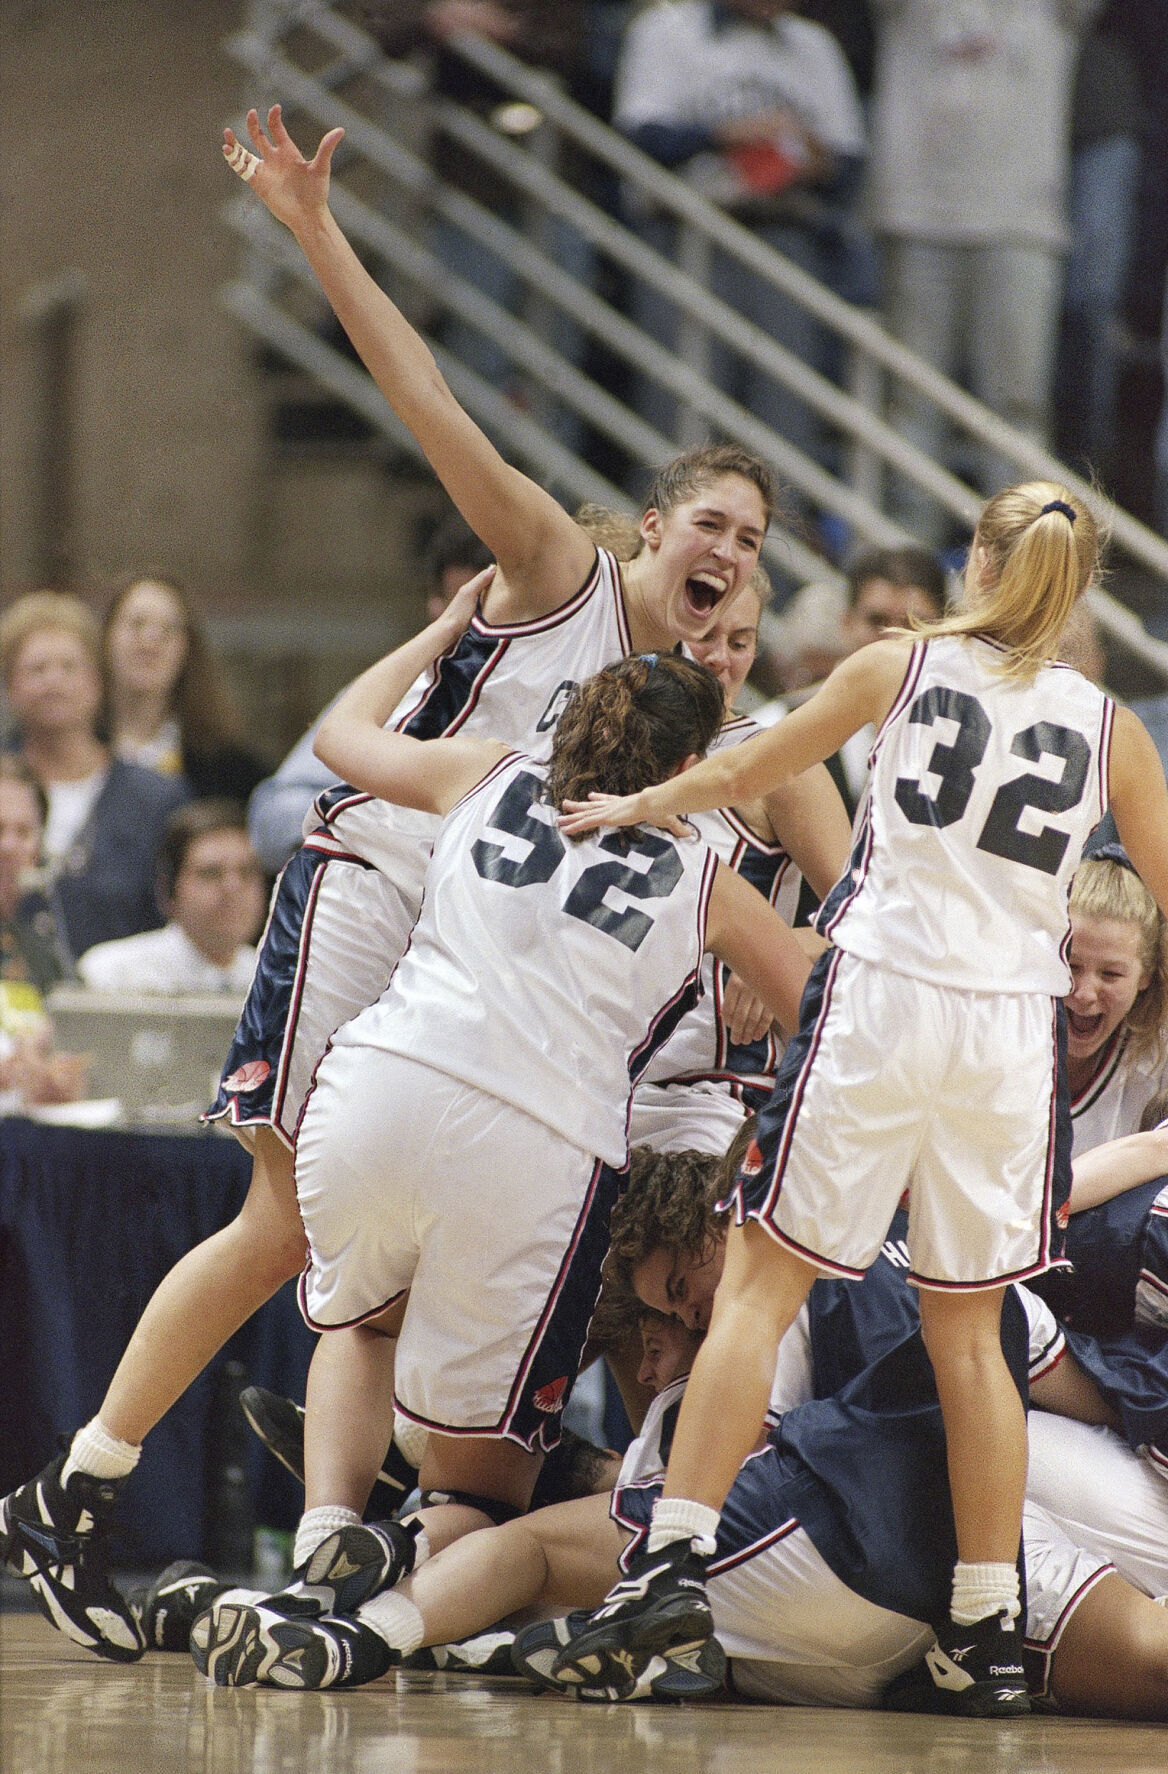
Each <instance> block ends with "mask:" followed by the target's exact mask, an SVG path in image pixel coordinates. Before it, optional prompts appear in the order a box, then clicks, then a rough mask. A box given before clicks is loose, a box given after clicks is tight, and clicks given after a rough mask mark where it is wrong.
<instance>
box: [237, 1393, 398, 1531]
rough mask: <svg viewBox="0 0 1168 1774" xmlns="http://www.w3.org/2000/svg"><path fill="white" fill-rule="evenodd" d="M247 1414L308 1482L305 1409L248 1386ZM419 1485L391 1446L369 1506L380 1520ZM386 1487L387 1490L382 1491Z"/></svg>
mask: <svg viewBox="0 0 1168 1774" xmlns="http://www.w3.org/2000/svg"><path fill="white" fill-rule="evenodd" d="M239 1402H240V1405H241V1406H242V1408H243V1414H244V1416H245V1417H246V1418H247V1420H248V1422H249V1423H250V1424H251V1426H252V1428H253V1429H254V1430H255V1432H256V1434H257V1435H258V1436H259V1438H260V1440H261V1441H262V1442H263V1444H264V1446H265V1447H266V1448H267V1450H268V1452H269V1453H270V1454H274V1455H275V1457H276V1459H277V1460H279V1462H280V1464H281V1466H283V1467H285V1468H286V1469H287V1470H288V1471H289V1472H290V1473H291V1474H292V1476H293V1478H298V1479H299V1480H300V1483H301V1484H303V1483H304V1406H303V1405H300V1404H294V1403H293V1401H292V1400H291V1399H290V1398H283V1397H281V1395H280V1393H278V1392H269V1391H268V1389H267V1387H266V1386H245V1387H244V1389H243V1391H242V1392H241V1393H240V1395H239ZM417 1482H418V1471H417V1467H416V1466H411V1465H410V1463H409V1461H408V1460H407V1459H406V1457H405V1455H404V1454H403V1453H402V1452H401V1450H400V1448H398V1447H397V1445H396V1444H395V1443H393V1442H391V1443H390V1447H389V1452H388V1453H387V1454H386V1456H385V1464H384V1465H383V1466H382V1468H381V1471H380V1472H379V1473H378V1474H377V1478H376V1481H375V1483H374V1486H373V1492H372V1495H371V1496H370V1499H369V1507H370V1509H371V1510H372V1512H373V1513H374V1514H375V1515H377V1516H378V1517H381V1516H390V1515H392V1514H393V1512H394V1510H395V1509H397V1508H398V1507H399V1505H400V1504H402V1503H404V1502H405V1500H406V1498H407V1497H408V1496H409V1494H410V1492H411V1491H412V1490H413V1489H414V1487H415V1486H416V1485H417ZM382 1487H384V1488H382Z"/></svg>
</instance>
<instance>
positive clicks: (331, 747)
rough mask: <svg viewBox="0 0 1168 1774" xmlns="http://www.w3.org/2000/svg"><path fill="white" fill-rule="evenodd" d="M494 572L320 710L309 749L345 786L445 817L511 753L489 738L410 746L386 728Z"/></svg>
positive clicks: (458, 631) (473, 582)
mask: <svg viewBox="0 0 1168 1774" xmlns="http://www.w3.org/2000/svg"><path fill="white" fill-rule="evenodd" d="M494 570H495V569H494V568H493V567H487V568H485V569H484V571H483V572H481V573H476V575H475V577H474V578H473V579H470V580H468V581H467V583H466V584H465V585H464V586H463V587H462V589H461V590H460V591H459V592H457V593H456V595H455V596H454V597H453V598H452V599H451V601H450V603H449V604H448V605H447V606H446V608H445V610H443V612H442V614H441V615H440V616H437V617H436V618H435V619H434V621H433V622H431V623H429V624H428V626H427V627H426V628H423V629H422V630H421V631H420V632H419V633H418V634H416V635H414V636H413V637H412V639H410V640H408V641H406V642H405V643H404V644H403V645H402V646H400V647H396V648H395V649H394V651H393V652H392V653H387V654H386V656H385V658H384V659H380V660H378V662H377V664H376V665H371V666H370V667H369V670H368V671H366V672H362V674H361V676H360V677H359V678H356V679H354V681H353V683H351V684H350V685H349V687H348V689H347V690H345V691H343V692H342V693H341V695H340V696H338V698H337V700H336V701H335V702H334V703H333V705H332V707H331V708H329V709H328V710H327V711H326V713H325V714H324V716H323V718H322V719H321V722H320V725H319V727H318V728H317V730H316V740H315V742H314V744H313V750H314V751H315V753H316V755H317V757H318V758H319V759H320V760H321V762H322V763H324V764H327V765H328V767H329V769H330V770H335V771H336V773H337V775H338V776H340V777H341V778H343V780H344V781H346V782H351V783H352V784H353V786H354V787H355V788H360V789H364V790H365V792H366V793H367V794H371V795H379V796H380V797H381V799H382V800H383V801H396V802H397V803H398V805H399V806H402V807H416V808H418V809H420V811H422V812H423V813H439V814H444V813H448V812H449V811H450V809H451V807H453V805H454V803H455V802H456V801H457V800H459V799H460V798H461V797H462V796H463V795H464V794H466V792H467V790H468V789H471V788H473V787H474V785H475V783H476V782H479V781H480V780H481V779H482V777H484V776H485V775H486V773H487V771H488V770H489V769H490V768H491V766H492V764H494V763H496V762H497V761H498V760H499V758H501V757H504V756H505V755H506V753H507V751H508V750H509V747H507V746H505V745H503V744H502V743H501V742H500V741H498V740H494V739H413V738H411V737H410V736H409V734H406V733H394V732H387V731H386V729H385V726H384V723H385V722H386V721H387V720H388V719H389V717H390V715H391V714H392V713H393V711H394V709H395V708H396V707H397V706H398V704H399V702H400V701H401V699H402V697H403V696H404V695H405V694H406V691H407V690H408V689H409V687H410V685H411V684H412V683H413V682H414V680H415V678H417V677H418V675H419V673H421V672H423V671H425V670H426V667H427V666H429V665H432V664H433V662H434V660H435V659H437V658H438V657H439V656H440V655H441V654H443V653H445V652H447V651H448V650H449V649H450V648H451V647H453V646H454V645H455V643H456V642H457V641H458V639H459V637H460V636H461V635H462V633H463V632H464V630H465V629H466V625H467V623H468V622H469V621H470V619H471V617H472V616H473V615H474V611H475V605H476V603H477V602H478V598H479V594H480V593H481V592H482V591H483V590H484V589H486V587H487V586H488V585H489V584H490V580H491V575H492V574H493V573H494Z"/></svg>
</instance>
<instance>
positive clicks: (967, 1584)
mask: <svg viewBox="0 0 1168 1774" xmlns="http://www.w3.org/2000/svg"><path fill="white" fill-rule="evenodd" d="M1021 1607H1022V1604H1021V1601H1020V1600H1019V1596H1018V1567H1017V1566H1016V1565H1007V1564H1000V1565H998V1564H991V1565H970V1564H962V1563H961V1561H960V1560H958V1562H957V1564H956V1565H954V1567H953V1601H952V1604H951V1606H950V1609H949V1614H950V1618H951V1619H952V1620H953V1622H954V1624H955V1625H957V1626H975V1625H976V1624H977V1622H978V1621H979V1620H988V1618H989V1616H990V1615H991V1614H1005V1616H1006V1618H1007V1619H1008V1620H1015V1619H1017V1617H1018V1615H1019V1613H1020V1612H1021Z"/></svg>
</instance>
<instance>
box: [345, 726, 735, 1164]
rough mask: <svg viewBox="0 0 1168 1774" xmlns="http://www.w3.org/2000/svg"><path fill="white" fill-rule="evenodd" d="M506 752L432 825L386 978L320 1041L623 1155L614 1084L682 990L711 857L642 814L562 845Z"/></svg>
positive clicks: (689, 994)
mask: <svg viewBox="0 0 1168 1774" xmlns="http://www.w3.org/2000/svg"><path fill="white" fill-rule="evenodd" d="M545 775H546V768H545V766H542V765H540V764H537V763H535V762H533V760H532V759H530V758H526V757H521V756H517V755H515V754H511V755H510V756H508V757H506V758H504V759H503V760H502V762H501V763H500V764H498V765H496V766H495V768H494V769H493V770H491V771H490V772H489V773H488V774H487V775H486V776H485V777H484V778H483V780H482V781H481V782H480V783H479V784H478V785H477V786H476V787H475V788H474V789H472V790H471V791H470V793H469V794H468V795H465V796H464V797H463V799H462V800H461V801H460V802H459V803H458V805H457V806H456V807H455V808H453V809H452V811H451V812H450V813H449V814H448V816H447V818H446V819H445V821H444V822H443V825H442V829H441V831H440V833H439V836H438V839H437V842H436V843H435V846H434V855H433V860H432V861H431V864H430V868H429V871H428V873H427V876H426V890H425V896H424V898H423V901H422V910H421V913H420V914H419V917H418V921H417V923H416V925H415V926H414V930H413V934H412V936H411V937H410V944H409V947H408V948H407V950H406V952H405V954H404V955H403V957H402V959H401V961H400V962H399V963H398V966H397V968H396V970H395V972H394V975H393V978H392V980H391V981H390V983H389V986H388V987H387V989H386V990H385V992H383V993H382V995H381V997H380V998H379V999H378V1001H377V1002H376V1003H375V1004H372V1005H370V1007H369V1008H368V1009H367V1010H364V1011H362V1012H361V1014H360V1015H359V1016H357V1017H355V1018H354V1019H353V1021H352V1022H350V1023H348V1024H346V1026H345V1027H344V1028H342V1029H341V1030H340V1031H339V1032H338V1033H337V1034H336V1035H335V1036H334V1038H333V1045H334V1046H335V1047H336V1046H352V1045H354V1044H356V1045H363V1046H369V1047H378V1048H383V1049H385V1050H386V1051H388V1052H390V1053H401V1054H404V1055H406V1056H407V1057H408V1058H410V1059H414V1060H418V1061H420V1062H421V1063H422V1064H424V1065H428V1066H433V1067H434V1068H435V1070H437V1071H440V1072H446V1073H447V1074H448V1075H449V1076H451V1077H454V1078H457V1079H460V1080H461V1081H462V1082H463V1083H466V1084H470V1085H473V1086H475V1087H476V1088H477V1089H479V1090H482V1091H484V1092H486V1093H487V1094H488V1095H490V1096H496V1097H499V1098H501V1099H502V1100H503V1101H504V1102H507V1103H511V1104H512V1105H513V1106H514V1107H515V1108H518V1109H522V1110H523V1111H524V1112H525V1113H526V1114H528V1115H531V1116H533V1117H534V1118H535V1119H536V1120H538V1121H542V1122H545V1123H546V1124H547V1125H548V1126H549V1127H551V1128H553V1129H554V1130H555V1131H556V1132H557V1133H558V1134H560V1136H561V1137H562V1138H563V1139H565V1140H567V1141H568V1142H569V1143H570V1144H572V1145H574V1146H579V1147H580V1148H581V1149H582V1150H583V1151H585V1152H588V1153H590V1154H593V1155H595V1156H596V1157H598V1158H601V1159H603V1160H604V1162H605V1163H606V1164H611V1165H615V1166H617V1167H618V1168H619V1167H621V1166H623V1165H624V1164H625V1162H626V1161H627V1157H628V1114H629V1097H630V1095H631V1093H632V1089H633V1085H634V1084H635V1083H636V1082H637V1079H638V1078H639V1077H640V1075H641V1072H642V1071H643V1070H644V1067H645V1066H646V1065H647V1064H648V1062H649V1060H650V1059H651V1057H652V1055H653V1053H654V1052H655V1051H656V1049H657V1048H658V1047H659V1046H660V1045H661V1043H662V1042H663V1041H666V1040H667V1039H668V1037H669V1035H670V1034H671V1033H672V1032H673V1030H674V1028H675V1027H676V1026H677V1023H678V1022H679V1021H680V1019H681V1018H682V1017H683V1016H684V1015H685V1013H686V1011H687V1010H689V1009H691V1008H692V1007H693V1005H694V1004H695V1003H696V1002H697V999H698V997H699V996H700V994H701V991H702V983H701V964H702V954H703V950H704V946H705V929H706V911H707V907H708V904H709V895H710V890H711V888H712V886H713V881H714V874H715V871H716V869H717V866H718V861H717V857H716V856H715V855H714V853H713V852H712V851H711V850H710V849H709V848H708V847H707V846H706V845H705V844H702V843H698V842H696V841H694V840H693V839H682V840H680V841H678V840H676V839H673V838H671V837H668V836H667V835H666V834H665V833H664V832H659V831H655V830H652V829H651V828H644V829H642V828H640V827H638V828H636V829H635V830H633V831H631V832H628V833H625V832H594V833H590V834H589V835H588V836H587V837H585V838H584V839H582V840H581V841H580V842H579V843H571V842H570V841H569V840H568V839H566V838H564V837H562V836H561V834H560V832H559V831H558V829H557V827H556V812H555V809H554V807H552V806H550V805H549V804H548V803H547V802H545V801H544V800H543V799H542V794H543V787H544V780H545Z"/></svg>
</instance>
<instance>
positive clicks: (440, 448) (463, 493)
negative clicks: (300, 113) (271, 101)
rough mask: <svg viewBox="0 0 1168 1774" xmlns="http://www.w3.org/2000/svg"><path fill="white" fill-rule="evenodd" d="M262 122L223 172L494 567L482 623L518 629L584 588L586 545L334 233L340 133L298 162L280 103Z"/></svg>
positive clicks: (229, 146)
mask: <svg viewBox="0 0 1168 1774" xmlns="http://www.w3.org/2000/svg"><path fill="white" fill-rule="evenodd" d="M267 122H268V127H267V132H266V133H265V131H264V130H263V128H262V127H261V125H260V120H259V114H258V112H256V111H254V110H252V111H249V112H248V114H247V128H248V134H249V135H250V137H251V140H252V144H253V146H254V148H255V153H254V154H253V153H249V152H248V150H247V149H246V148H245V147H244V146H243V144H242V143H241V142H239V141H237V139H236V137H235V135H234V134H233V132H232V131H231V130H229V129H228V130H225V131H224V135H223V152H224V154H225V155H226V157H227V162H228V165H229V166H231V168H232V170H233V171H234V172H236V173H238V174H239V177H240V178H241V179H243V180H245V181H246V183H248V184H249V185H250V186H251V188H252V190H253V191H254V192H255V194H256V196H257V197H259V198H260V199H261V201H262V202H263V203H264V204H265V205H266V207H267V208H268V209H269V210H270V211H271V213H272V215H273V216H275V218H276V220H277V221H279V222H283V224H284V226H285V227H286V228H288V229H289V230H290V231H291V232H292V234H293V235H294V236H295V238H296V240H297V242H298V244H299V246H300V248H301V250H302V252H303V253H304V256H305V258H306V259H307V260H308V263H309V264H310V265H311V267H312V269H313V271H314V272H315V274H316V277H317V280H318V281H319V283H320V286H321V288H322V290H323V291H324V293H325V295H326V296H327V297H328V299H329V301H330V302H331V303H332V306H333V309H334V311H335V312H336V315H337V318H338V320H339V321H340V322H341V325H342V326H343V327H344V329H345V331H346V333H348V335H349V338H350V339H351V340H352V342H353V345H354V347H355V348H356V350H357V352H358V353H359V355H360V357H361V359H362V361H363V362H364V364H365V366H366V368H367V369H368V370H369V373H370V375H371V376H372V377H373V379H374V381H375V382H376V383H377V386H378V387H379V388H380V390H381V392H382V394H384V396H385V398H386V400H387V401H388V402H389V404H390V406H391V407H392V408H393V410H394V412H395V413H396V414H397V416H398V418H399V419H401V421H402V423H403V424H405V425H407V426H408V427H409V429H410V430H411V431H412V432H413V434H414V436H415V437H416V438H417V440H418V443H419V444H420V445H421V447H422V449H423V451H424V452H425V455H426V459H427V460H428V462H429V463H430V465H431V467H432V468H433V470H434V472H435V474H436V475H437V476H438V478H439V480H440V481H441V482H442V484H443V486H444V487H445V488H446V490H447V492H448V493H449V494H450V497H451V498H452V499H453V501H454V503H455V505H456V506H457V507H458V509H459V511H461V513H462V515H463V517H464V518H465V519H466V521H467V523H468V524H469V525H470V527H471V529H472V530H474V532H475V534H476V535H478V536H479V537H481V538H482V540H483V542H484V543H485V544H486V546H487V547H488V548H489V549H490V551H491V553H492V554H493V555H494V556H495V558H496V560H497V561H498V563H499V576H498V578H497V580H496V582H495V584H494V586H493V587H492V590H491V596H490V604H489V615H490V618H491V620H492V621H495V622H503V621H516V620H524V619H527V618H528V617H531V616H537V615H542V614H544V613H545V612H546V611H548V610H551V609H554V608H555V607H556V606H557V605H559V604H561V603H563V602H564V601H565V600H566V599H567V598H569V597H571V596H572V595H573V594H574V593H575V592H576V591H578V590H579V588H580V586H581V585H582V584H583V583H584V581H585V579H586V578H587V576H588V573H589V571H590V570H591V566H592V561H593V559H594V557H595V552H596V551H595V548H594V547H593V545H592V543H591V542H590V541H589V540H588V538H587V537H586V536H585V535H584V533H583V531H582V530H581V529H580V528H579V527H578V525H577V524H575V523H574V522H573V520H572V519H571V518H570V517H569V516H568V514H567V512H566V511H565V510H564V509H563V507H562V506H561V505H559V504H557V502H556V501H555V500H554V499H553V498H552V497H551V495H550V494H549V493H546V492H545V491H544V490H543V488H542V487H539V486H537V485H536V484H535V482H534V481H533V480H530V479H529V478H528V476H527V475H525V474H521V473H520V472H519V470H518V469H516V468H512V467H511V465H510V464H509V463H507V462H505V461H504V460H503V458H502V456H500V454H499V452H498V451H497V450H496V449H495V446H494V445H493V444H492V443H491V442H490V440H489V439H488V438H487V437H486V436H485V435H484V434H483V432H482V431H480V429H479V427H478V426H477V425H476V424H475V423H474V421H473V420H472V419H471V418H470V416H469V415H468V414H467V413H465V412H464V411H463V409H462V408H461V407H460V406H459V404H458V402H457V401H456V400H455V398H454V396H453V394H451V392H450V389H449V388H448V387H447V385H446V383H445V381H444V380H443V379H442V377H441V375H440V374H439V372H438V366H437V365H436V363H435V362H434V358H433V355H432V354H431V352H430V350H429V347H428V346H427V345H426V343H425V341H424V340H423V339H422V338H421V336H420V335H419V334H418V333H417V332H416V331H415V330H414V328H413V327H412V326H410V324H409V322H408V321H407V320H406V318H405V316H404V315H403V314H402V313H401V312H400V311H399V309H397V308H396V307H395V306H394V304H393V303H392V302H391V301H390V299H389V297H388V296H387V295H386V294H385V292H384V290H382V289H379V288H378V286H377V284H376V283H375V282H374V281H373V279H372V277H370V275H369V273H368V272H367V271H366V270H365V267H364V266H363V265H362V263H361V261H360V259H359V258H358V257H357V255H356V253H355V252H354V251H353V248H352V247H351V246H350V245H349V242H348V241H347V240H346V238H345V236H344V235H343V234H342V232H341V230H340V228H339V226H338V224H337V222H336V219H335V217H334V216H333V214H332V212H331V210H330V209H329V207H328V193H329V175H330V168H331V164H332V157H333V154H334V153H335V152H336V149H337V145H338V143H339V142H340V141H341V138H342V137H343V135H344V133H345V132H344V130H342V129H330V130H329V131H328V133H327V135H325V136H324V138H323V139H322V141H321V143H320V146H319V147H318V148H317V150H316V153H315V154H314V155H313V157H312V159H311V160H306V159H305V158H304V156H303V154H302V153H301V152H300V150H299V148H298V147H297V146H296V144H295V142H294V141H293V140H292V138H291V136H290V135H289V134H288V131H287V130H286V129H285V127H284V123H283V119H282V117H281V115H280V107H279V105H273V106H272V109H271V110H270V111H269V112H268V119H267Z"/></svg>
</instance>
